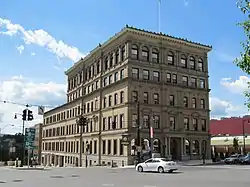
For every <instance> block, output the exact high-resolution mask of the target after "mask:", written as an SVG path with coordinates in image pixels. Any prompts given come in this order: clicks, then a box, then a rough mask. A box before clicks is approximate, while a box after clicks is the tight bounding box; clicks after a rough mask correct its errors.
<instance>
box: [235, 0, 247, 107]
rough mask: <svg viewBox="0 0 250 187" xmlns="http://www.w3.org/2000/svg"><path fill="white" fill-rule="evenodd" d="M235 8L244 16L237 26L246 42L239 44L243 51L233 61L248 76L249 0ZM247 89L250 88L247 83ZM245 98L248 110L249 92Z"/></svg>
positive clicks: (243, 1) (241, 1)
mask: <svg viewBox="0 0 250 187" xmlns="http://www.w3.org/2000/svg"><path fill="white" fill-rule="evenodd" d="M237 6H238V8H240V10H241V11H242V13H243V14H245V16H246V19H245V21H243V22H241V23H239V24H238V25H239V26H240V27H242V28H243V30H244V33H245V36H246V40H245V41H243V42H241V45H242V48H243V51H242V52H241V53H240V57H239V58H237V59H236V60H235V63H236V64H237V66H238V67H239V68H240V69H241V70H242V71H243V72H245V73H247V74H248V75H250V0H239V1H237ZM248 87H250V84H249V83H248ZM245 96H246V103H245V104H246V105H247V107H248V109H250V92H249V91H245Z"/></svg>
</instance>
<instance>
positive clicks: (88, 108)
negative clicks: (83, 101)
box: [87, 103, 90, 113]
mask: <svg viewBox="0 0 250 187" xmlns="http://www.w3.org/2000/svg"><path fill="white" fill-rule="evenodd" d="M89 111H90V105H89V103H87V113H89Z"/></svg>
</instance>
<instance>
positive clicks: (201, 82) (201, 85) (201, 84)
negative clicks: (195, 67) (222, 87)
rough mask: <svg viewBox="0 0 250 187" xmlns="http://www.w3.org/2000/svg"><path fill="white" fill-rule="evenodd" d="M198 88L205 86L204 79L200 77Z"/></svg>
mask: <svg viewBox="0 0 250 187" xmlns="http://www.w3.org/2000/svg"><path fill="white" fill-rule="evenodd" d="M200 88H205V80H204V79H200Z"/></svg>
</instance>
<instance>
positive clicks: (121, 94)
mask: <svg viewBox="0 0 250 187" xmlns="http://www.w3.org/2000/svg"><path fill="white" fill-rule="evenodd" d="M123 102H124V92H123V91H121V92H120V103H123Z"/></svg>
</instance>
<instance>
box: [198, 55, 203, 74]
mask: <svg viewBox="0 0 250 187" xmlns="http://www.w3.org/2000/svg"><path fill="white" fill-rule="evenodd" d="M198 71H204V63H203V60H202V59H201V58H200V59H199V60H198Z"/></svg>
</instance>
